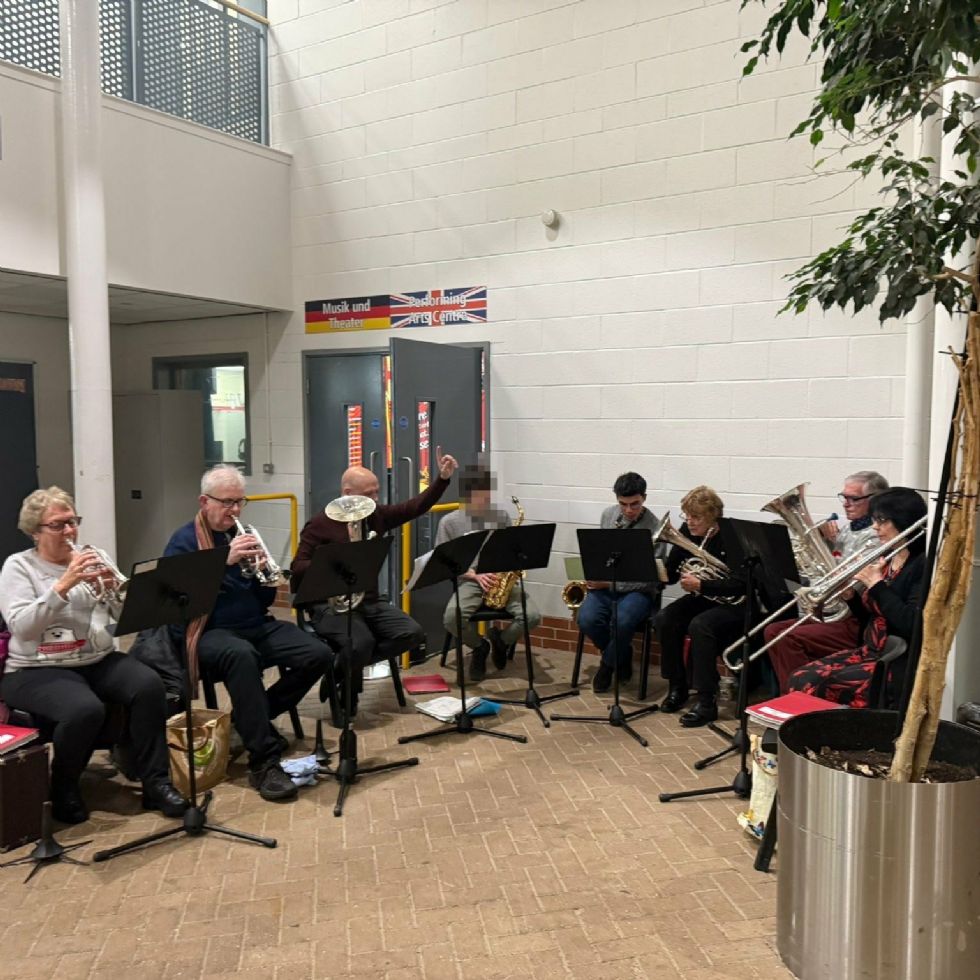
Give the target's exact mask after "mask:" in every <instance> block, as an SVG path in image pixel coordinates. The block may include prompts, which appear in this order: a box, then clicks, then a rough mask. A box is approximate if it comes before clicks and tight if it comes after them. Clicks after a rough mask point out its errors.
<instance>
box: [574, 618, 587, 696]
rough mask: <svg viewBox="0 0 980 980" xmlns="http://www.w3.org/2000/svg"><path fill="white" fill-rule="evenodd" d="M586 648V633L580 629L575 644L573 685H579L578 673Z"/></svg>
mask: <svg viewBox="0 0 980 980" xmlns="http://www.w3.org/2000/svg"><path fill="white" fill-rule="evenodd" d="M584 649H585V634H584V633H583V632H582V631H581V630H579V631H578V643H577V644H576V645H575V666H574V667H572V683H571V686H572V687H578V675H579V671H581V669H582V652H583V650H584Z"/></svg>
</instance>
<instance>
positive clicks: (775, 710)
mask: <svg viewBox="0 0 980 980" xmlns="http://www.w3.org/2000/svg"><path fill="white" fill-rule="evenodd" d="M844 707H846V705H843V704H837V702H836V701H828V700H826V699H825V698H817V697H814V696H813V695H812V694H804V693H803V692H802V691H790V693H789V694H783V695H782V696H781V697H778V698H772V699H771V700H769V701H761V702H760V703H759V704H751V705H749V706H748V707H747V708H746V709H745V713H746V714H747V715H748V716H749V717H750V718H752V719H754V720H755V721H757V722H759V723H760V724H763V725H767V726H768V727H769V728H779V726H780V725H781V724H782V723H783V722H784V721H789V720H790V718H795V717H796V716H797V715H808V714H810V712H811V711H829V710H830V709H831V708H844Z"/></svg>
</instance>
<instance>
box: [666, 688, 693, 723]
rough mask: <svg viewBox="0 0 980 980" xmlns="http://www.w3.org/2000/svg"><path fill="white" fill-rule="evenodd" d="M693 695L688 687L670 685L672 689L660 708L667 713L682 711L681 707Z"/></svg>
mask: <svg viewBox="0 0 980 980" xmlns="http://www.w3.org/2000/svg"><path fill="white" fill-rule="evenodd" d="M690 697H691V695H690V693H689V692H688V690H687V688H686V687H679V686H675V685H674V684H671V685H670V690H669V691H668V692H667V697H665V698H664V699H663V701H661V702H660V710H661V711H663V712H664V713H665V714H668V715H671V714H673V713H674V712H675V711H680V710H681V708H683V707H684V705H685V704H687V702H688V700H689V699H690Z"/></svg>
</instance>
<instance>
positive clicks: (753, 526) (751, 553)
mask: <svg viewBox="0 0 980 980" xmlns="http://www.w3.org/2000/svg"><path fill="white" fill-rule="evenodd" d="M726 525H727V526H726ZM773 526H774V525H772V524H762V523H760V522H758V521H740V520H735V519H729V520H728V521H726V522H724V524H723V526H722V529H721V535H722V538H721V540H722V543H723V544H724V546H725V553H726V554H727V555H728V557H729V559H730V560H731V562H732V563H733V564H738V565H739V566H740V567H741V569H742V570H743V572H744V575H745V605H744V608H745V619H744V621H743V630H742V668H741V670H740V671H739V679H738V700H737V702H736V708H735V711H736V715H737V717H738V724H739V728H738V732H737V733H735V734H734V735H731V736H727V733H726V732H725V731H724V729H721V730H720V732H719V734H722V735H726V736H727V737H729V738H731V740H732V747H729V748H728V749H726V750H725V751H724V752H722V753H720V755H719V757H721V756H724V755H729V754H731V753H732V752H738V753H739V769H738V772H737V773H735V776H734V778H733V779H732V781H731V782H730V783H729V784H728V785H727V786H711V787H709V788H707V789H689V790H684V791H682V792H679V793H661V794H660V796H659V799H660V802H661V803H669V802H670V801H671V800H683V799H687V798H689V797H693V796H713V795H714V794H715V793H734V794H735V795H736V796H737V797H738V798H739V799H741V800H747V799H748V798H749V797H750V796H751V795H752V773H751V772H750V771H749V767H748V755H749V733H748V715H747V714H746V713H745V708H746V705H747V704H748V700H749V672H748V665H749V659H750V650H751V644H752V641H751V639H750V638H749V633H750V632H751V629H752V611H753V606H754V600H755V593H756V588H757V587H758V588H759V589H760V591H761V592H762V593H763V594H764V595H767V596H770V595H772V591H771V590H773V589H774V588H777V586H778V587H779V588H784V587H785V586H784V585H783V582H782V579H783V578H793V577H795V576H796V574H797V572H796V563H795V562H794V561H793V560H792V549H790V564H791V565H792V571H791V572H790V574H789V575H788V576H782V575H780V573H781V572H786V571H789V568H788V566H786V564H785V559H786V555H785V552H783V550H782V546H781V545H780V544H778V541H779V538H780V536H779V535H778V534H776V533H774V532H773V531H771V530H770V529H771V528H772V527H773ZM775 527H776V528H777V529H779V528H780V527H781V526H780V525H778V524H777V525H775ZM781 530H782V531H783V532H786V528H781ZM786 533H787V534H788V532H786ZM770 540H772V541H773V542H777V544H776V552H775V554H770V551H769V542H770ZM785 540H786V543H787V545H788V543H789V542H788V537H787V538H786V539H785ZM760 567H762V568H763V569H765V570H764V571H763V573H762V574H761V575H757V574H756V571H757V569H758V568H760ZM719 652H720V651H719ZM736 741H737V743H738V747H737V748H735V747H734V746H735V743H736Z"/></svg>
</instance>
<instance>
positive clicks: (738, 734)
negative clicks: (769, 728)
mask: <svg viewBox="0 0 980 980" xmlns="http://www.w3.org/2000/svg"><path fill="white" fill-rule="evenodd" d="M739 683H741V681H740V682H739ZM707 727H708V729H709V730H710V731H712V732H714V733H715V735H718V736H720V737H721V738H723V739H724V740H725V741H726V742H728V746H727V748H724V749H722V750H721V751H720V752H715V754H714V755H709V756H705V758H703V759H698V761H697V762H695V763H694V768H695V769H697V770H698V772H700V771H701V770H702V769H707V768H708V766H713V765H714V764H715V763H716V762H720V761H721V760H722V759H727V758H728V757H729V756H730V755H737V754H738V753H739V752H741V751H742V739H743V737H744V738H747V737H748V736H747V735H745V736H743V733H742V730H741V729H740V728H739V729H736V730H735V731H734V732H729V731H727V730H726V729H724V728H722V727H721V725H718V724H716V723H715V722H713V721H710V722H708V725H707ZM745 749H746V751H748V743H746V745H745Z"/></svg>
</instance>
